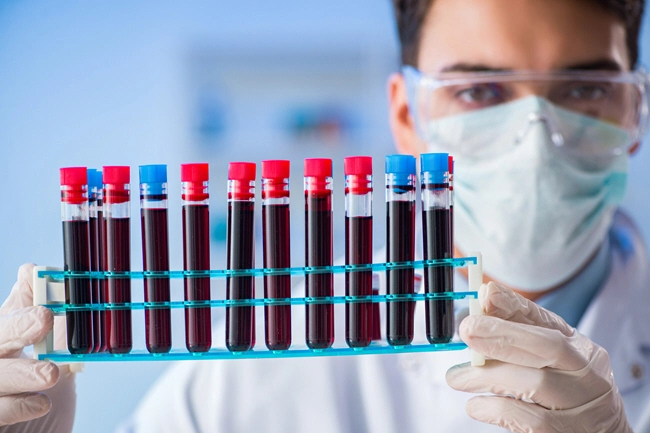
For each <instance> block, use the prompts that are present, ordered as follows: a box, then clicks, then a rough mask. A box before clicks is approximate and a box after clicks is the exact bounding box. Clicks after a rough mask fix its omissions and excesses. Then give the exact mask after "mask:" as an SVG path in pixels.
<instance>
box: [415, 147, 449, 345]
mask: <svg viewBox="0 0 650 433" xmlns="http://www.w3.org/2000/svg"><path fill="white" fill-rule="evenodd" d="M420 169H421V173H420V176H421V180H420V181H421V187H422V191H421V193H422V227H423V236H424V259H425V260H434V259H446V258H451V257H453V246H452V245H451V243H450V238H449V223H450V212H449V172H448V170H449V159H448V155H447V154H446V153H428V154H422V155H420ZM424 288H425V291H426V293H443V292H453V291H454V286H453V267H451V266H432V267H427V268H425V270H424ZM425 312H426V327H427V330H426V334H427V339H428V340H429V343H431V344H439V343H448V342H449V341H451V339H452V337H453V336H454V303H453V301H452V300H430V301H426V302H425Z"/></svg>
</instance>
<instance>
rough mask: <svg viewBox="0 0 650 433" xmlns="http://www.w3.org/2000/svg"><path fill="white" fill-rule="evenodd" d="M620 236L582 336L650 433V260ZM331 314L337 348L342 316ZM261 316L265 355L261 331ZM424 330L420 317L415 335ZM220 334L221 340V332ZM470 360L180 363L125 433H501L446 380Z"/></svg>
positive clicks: (298, 334) (454, 355) (626, 228)
mask: <svg viewBox="0 0 650 433" xmlns="http://www.w3.org/2000/svg"><path fill="white" fill-rule="evenodd" d="M614 231H615V232H616V233H618V234H619V235H620V236H615V241H614V242H613V243H612V244H613V263H612V268H611V273H610V275H609V277H608V280H607V282H606V284H605V286H604V287H603V289H602V290H601V291H600V292H599V293H598V294H597V296H596V297H595V299H594V300H593V301H592V303H591V304H590V305H589V307H588V309H587V311H586V312H585V314H584V315H583V318H582V319H581V322H580V324H579V326H578V329H579V331H580V332H581V333H583V334H585V335H587V336H588V337H590V338H591V339H592V340H594V341H595V342H596V343H598V344H600V345H602V346H603V347H605V348H606V349H607V350H608V352H609V354H610V358H611V363H612V368H613V370H614V374H615V378H616V382H617V384H618V387H619V390H620V392H621V394H622V396H623V399H624V401H625V407H626V412H627V416H628V420H629V421H630V423H631V425H632V426H633V428H634V431H635V432H637V433H643V432H648V433H650V383H648V373H649V372H650V370H648V367H649V364H648V361H649V360H650V352H649V351H648V350H649V349H650V273H649V269H648V258H647V255H646V251H645V248H644V246H643V244H642V241H641V238H640V235H639V233H638V232H637V230H636V228H635V227H634V226H633V225H632V223H631V222H630V221H629V219H628V218H627V217H625V216H624V215H622V214H620V213H618V214H617V215H616V217H615V222H614ZM616 239H618V240H616ZM460 290H462V289H460ZM421 310H422V308H420V310H419V313H422V311H421ZM301 311H302V309H296V308H295V307H294V309H293V310H292V314H293V321H294V324H296V323H297V324H300V325H302V324H303V323H304V317H299V316H300V314H301ZM335 314H338V315H339V316H338V318H339V319H338V320H337V321H336V322H337V329H336V332H337V334H336V335H337V342H338V341H341V337H342V336H343V335H344V333H343V332H344V331H343V328H342V325H343V323H344V320H341V319H342V316H340V315H341V314H344V311H343V310H342V309H341V308H339V309H337V310H336V312H335ZM257 317H258V320H257V324H258V327H257V336H258V337H257V338H258V343H257V344H258V348H259V347H260V346H261V345H263V344H264V343H263V335H264V333H263V332H264V329H263V324H261V323H260V322H263V319H262V316H261V315H258V316H257ZM423 327H424V323H423V314H419V315H417V319H416V328H417V329H423ZM215 332H216V334H215V337H216V338H221V339H222V338H223V337H222V336H223V335H224V330H223V327H221V328H219V329H217V330H215ZM293 332H294V336H293V341H304V331H302V329H301V326H293ZM420 337H421V335H420ZM416 338H417V337H416ZM644 350H645V353H644ZM469 357H470V355H469V353H468V351H460V352H438V353H426V354H404V355H387V356H386V355H381V356H376V355H375V356H354V357H341V358H311V359H273V360H239V361H191V362H184V363H179V364H178V365H175V366H174V367H172V368H170V369H169V370H168V371H167V372H166V374H164V376H163V377H161V379H160V380H159V381H158V382H157V383H156V384H155V385H154V386H153V387H152V389H151V390H150V391H149V393H148V394H147V396H146V397H145V398H144V400H143V401H142V402H141V404H140V405H139V407H138V408H137V410H136V412H135V413H134V415H133V416H132V418H131V419H130V420H129V421H128V422H127V423H126V424H125V425H124V426H123V431H125V432H138V433H148V432H156V433H164V432H174V433H176V432H184V433H191V432H211V433H213V432H269V433H272V432H278V433H280V432H281V433H288V432H354V433H361V432H432V431H436V432H477V433H481V432H486V433H487V432H502V431H504V430H503V429H501V428H498V427H494V426H489V425H486V424H482V423H478V422H476V421H474V420H472V419H471V418H469V417H468V416H467V415H466V413H465V402H466V401H467V400H468V398H469V397H471V395H468V394H465V393H461V392H458V391H454V390H452V389H451V388H449V387H448V386H447V384H446V382H445V372H446V371H447V369H448V368H449V367H451V366H452V365H454V364H458V363H462V362H467V361H468V360H469Z"/></svg>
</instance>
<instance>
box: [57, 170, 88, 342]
mask: <svg viewBox="0 0 650 433" xmlns="http://www.w3.org/2000/svg"><path fill="white" fill-rule="evenodd" d="M60 178H61V221H62V222H63V267H64V270H65V271H72V272H89V271H90V242H89V239H88V235H89V228H88V180H87V179H88V177H87V172H86V167H69V168H62V169H61V170H60ZM91 300H92V298H91V284H90V277H72V278H66V279H65V303H66V304H69V305H89V304H90V303H91ZM65 317H66V327H67V328H66V329H67V334H68V335H67V336H68V349H69V350H70V353H73V354H83V353H90V352H91V351H92V350H93V348H94V347H93V317H92V311H91V310H88V311H67V312H66V313H65Z"/></svg>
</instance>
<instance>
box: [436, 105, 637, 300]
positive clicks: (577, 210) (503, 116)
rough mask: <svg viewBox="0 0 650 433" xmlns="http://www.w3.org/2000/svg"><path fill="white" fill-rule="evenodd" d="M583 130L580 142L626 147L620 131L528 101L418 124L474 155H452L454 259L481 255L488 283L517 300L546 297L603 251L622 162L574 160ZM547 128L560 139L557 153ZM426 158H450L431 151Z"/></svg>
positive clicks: (620, 189)
mask: <svg viewBox="0 0 650 433" xmlns="http://www.w3.org/2000/svg"><path fill="white" fill-rule="evenodd" d="M550 118H552V119H554V122H555V124H554V125H552V126H553V127H551V125H549V124H548V119H550ZM513 119H522V121H521V122H518V123H517V122H513ZM490 125H492V127H490ZM504 125H508V128H504ZM585 125H589V129H588V131H589V136H588V139H589V140H603V141H604V144H607V143H608V142H610V141H613V140H621V141H624V140H626V139H628V137H627V132H626V131H624V130H623V129H619V128H617V127H615V126H613V125H611V124H608V123H605V122H602V121H598V120H595V119H593V118H590V117H587V116H582V115H579V114H576V113H573V112H566V110H563V109H559V108H557V107H555V106H553V105H552V104H551V103H550V102H548V101H546V100H544V99H542V98H539V97H534V96H532V97H527V98H522V99H519V100H516V101H514V102H511V103H507V104H502V105H500V106H498V107H495V108H489V109H484V110H477V111H474V112H471V113H468V114H463V115H458V116H453V118H452V117H449V118H442V119H440V120H436V121H432V122H431V123H430V124H429V125H427V127H428V129H429V130H430V131H435V134H436V135H438V136H443V137H444V138H445V140H447V142H449V140H452V139H453V138H454V137H455V138H456V139H459V140H460V139H461V137H466V138H467V140H468V141H469V142H468V143H465V142H464V141H459V142H458V143H457V147H458V148H459V149H463V148H465V149H467V148H466V147H465V145H466V144H467V146H469V147H471V148H473V149H475V152H462V151H461V152H458V153H455V154H454V157H455V173H454V190H455V192H456V196H455V207H454V214H455V241H456V244H457V246H458V247H459V248H460V249H461V250H462V251H481V252H482V253H483V258H484V259H483V266H484V270H485V272H486V274H488V275H489V276H491V277H493V278H496V279H498V280H499V281H501V282H503V283H505V284H507V285H509V286H511V287H514V288H517V289H520V290H524V291H529V292H538V291H543V290H547V289H549V288H552V287H554V286H557V285H559V284H561V283H563V282H565V281H567V280H568V279H570V278H571V277H572V276H573V275H575V274H576V273H577V271H578V270H579V269H580V268H581V267H582V266H584V265H585V263H586V262H587V261H588V260H589V259H590V257H591V256H592V255H593V254H594V253H595V251H596V250H597V249H598V247H599V246H600V245H601V243H602V242H603V240H604V238H605V236H606V234H607V232H608V230H609V227H610V225H611V222H612V218H613V214H614V211H615V209H616V207H617V206H618V205H619V204H620V202H621V200H622V198H623V195H624V191H625V186H626V180H627V165H628V156H627V154H623V155H617V156H607V157H606V158H602V157H597V158H590V157H589V155H588V154H584V153H580V152H575V151H574V150H575V149H576V145H578V144H580V143H576V142H575V141H574V142H571V141H570V140H571V137H574V140H575V137H580V139H581V140H583V143H582V144H581V145H584V140H585V134H584V131H585ZM554 128H561V130H562V131H563V136H564V137H565V139H564V140H565V142H563V143H562V146H558V144H557V140H554V137H553V136H552V134H553V130H554ZM495 129H496V130H499V131H500V132H501V134H500V135H499V136H495V135H494V134H493V133H492V132H493V130H495ZM491 131H492V132H491ZM563 146H566V147H564V148H562V147H563ZM496 149H499V150H500V151H498V152H496V151H494V150H496ZM430 150H431V151H448V150H449V149H448V148H447V147H444V148H441V146H439V145H438V146H437V145H436V143H435V142H434V143H431V144H430Z"/></svg>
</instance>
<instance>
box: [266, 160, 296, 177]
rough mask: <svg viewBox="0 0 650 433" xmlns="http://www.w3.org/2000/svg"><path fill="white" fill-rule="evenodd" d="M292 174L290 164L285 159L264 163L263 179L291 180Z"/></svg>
mask: <svg viewBox="0 0 650 433" xmlns="http://www.w3.org/2000/svg"><path fill="white" fill-rule="evenodd" d="M290 173H291V167H290V162H289V161H287V160H284V159H273V160H267V161H262V178H264V179H289V175H290Z"/></svg>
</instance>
